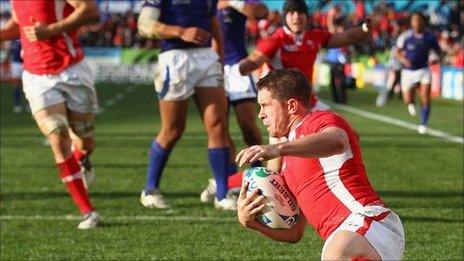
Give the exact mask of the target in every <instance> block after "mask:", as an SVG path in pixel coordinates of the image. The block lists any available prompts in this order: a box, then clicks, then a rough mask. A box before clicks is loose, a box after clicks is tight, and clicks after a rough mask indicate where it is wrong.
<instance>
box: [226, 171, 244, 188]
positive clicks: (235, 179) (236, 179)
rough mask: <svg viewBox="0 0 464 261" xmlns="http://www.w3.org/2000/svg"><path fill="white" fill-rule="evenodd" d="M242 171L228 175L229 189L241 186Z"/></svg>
mask: <svg viewBox="0 0 464 261" xmlns="http://www.w3.org/2000/svg"><path fill="white" fill-rule="evenodd" d="M242 177H243V172H241V171H239V172H237V173H235V174H233V175H230V176H229V186H228V188H229V189H233V188H240V187H241V186H242Z"/></svg>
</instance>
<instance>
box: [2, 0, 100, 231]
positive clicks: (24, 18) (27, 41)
mask: <svg viewBox="0 0 464 261" xmlns="http://www.w3.org/2000/svg"><path fill="white" fill-rule="evenodd" d="M10 2H11V7H12V18H11V19H10V20H9V21H8V22H7V24H6V25H5V27H4V28H3V29H2V30H1V34H0V35H1V36H0V40H1V41H3V40H10V39H15V38H18V37H19V36H21V43H22V46H23V50H24V53H23V60H24V72H23V88H24V93H25V95H26V98H27V99H28V101H29V104H30V107H31V113H32V115H33V117H34V119H35V121H36V122H37V125H38V127H39V129H40V131H41V132H42V133H43V134H44V135H45V136H46V137H48V139H49V141H50V145H51V149H52V151H53V154H54V157H55V162H56V164H57V167H58V169H59V171H60V177H61V180H62V181H63V182H64V183H65V184H66V186H67V188H68V191H69V194H70V195H71V197H72V199H73V200H74V202H75V203H76V205H77V206H78V207H79V210H80V212H81V214H82V216H83V220H82V221H81V222H80V223H79V224H78V226H77V228H79V229H89V228H94V227H95V226H97V224H98V223H99V221H100V217H99V215H98V213H97V212H96V211H95V209H94V207H93V206H92V204H91V202H90V199H89V196H88V194H87V189H86V187H85V185H84V181H83V178H85V177H83V171H81V166H80V165H79V161H80V160H82V159H83V158H85V157H88V156H89V155H90V153H92V151H93V150H94V147H95V142H94V137H93V129H94V117H95V113H96V112H97V109H98V103H97V96H96V91H95V86H94V85H93V79H92V78H91V77H92V76H91V75H92V73H91V71H90V68H89V67H88V66H87V64H86V63H85V62H84V61H83V58H84V52H83V49H82V48H81V46H80V44H79V43H78V41H77V36H76V30H77V29H78V28H79V27H80V26H81V25H84V24H87V23H91V22H94V21H97V20H98V18H99V12H98V8H97V6H96V4H95V2H94V1H87V0H76V1H46V0H35V1H19V0H11V1H10ZM68 128H71V129H72V131H73V133H74V134H75V135H74V136H75V137H74V139H73V140H71V137H70V132H69V131H68ZM72 145H73V146H74V154H73V152H72V149H71V147H72Z"/></svg>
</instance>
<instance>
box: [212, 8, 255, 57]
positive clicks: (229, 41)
mask: <svg viewBox="0 0 464 261" xmlns="http://www.w3.org/2000/svg"><path fill="white" fill-rule="evenodd" d="M217 17H218V20H219V24H220V25H221V29H222V35H223V37H224V63H225V64H229V65H232V64H236V63H238V62H239V61H240V60H242V59H243V58H245V57H247V56H248V53H247V50H246V45H245V24H246V20H247V17H246V16H245V15H243V14H242V13H240V12H239V11H237V10H235V9H234V8H232V7H228V8H225V9H220V10H218V14H217Z"/></svg>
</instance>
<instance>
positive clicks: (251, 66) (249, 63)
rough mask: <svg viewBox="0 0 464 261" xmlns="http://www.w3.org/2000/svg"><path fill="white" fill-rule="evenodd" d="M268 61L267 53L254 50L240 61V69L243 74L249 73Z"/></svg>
mask: <svg viewBox="0 0 464 261" xmlns="http://www.w3.org/2000/svg"><path fill="white" fill-rule="evenodd" d="M268 61H269V58H268V57H267V56H266V55H265V54H263V53H261V52H259V51H254V52H253V53H252V54H250V55H248V57H246V58H244V59H243V60H241V61H240V65H239V68H238V70H239V72H240V74H241V75H248V74H250V73H252V72H253V71H254V70H256V69H258V68H259V67H260V66H261V65H263V64H264V63H266V62H268Z"/></svg>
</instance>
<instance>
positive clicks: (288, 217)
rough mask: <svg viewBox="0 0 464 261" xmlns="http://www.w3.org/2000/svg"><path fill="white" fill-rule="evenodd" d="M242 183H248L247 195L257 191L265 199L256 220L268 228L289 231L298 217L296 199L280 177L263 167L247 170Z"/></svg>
mask: <svg viewBox="0 0 464 261" xmlns="http://www.w3.org/2000/svg"><path fill="white" fill-rule="evenodd" d="M243 182H248V183H249V185H248V190H247V193H251V192H252V191H253V190H255V189H259V191H260V192H259V194H260V195H263V196H264V197H265V198H266V206H265V207H264V208H263V210H262V213H260V214H259V215H258V216H257V219H258V221H259V222H261V223H262V224H264V225H266V226H268V227H270V228H280V229H289V228H291V227H293V226H294V225H295V224H296V222H297V220H298V217H299V207H298V204H297V202H296V199H295V198H294V197H293V195H292V194H291V193H290V191H289V189H288V187H287V185H286V184H285V181H284V179H283V177H282V176H280V175H279V174H278V173H276V172H274V171H272V170H268V169H266V168H263V167H256V168H250V169H247V170H246V171H245V172H244V176H243Z"/></svg>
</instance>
